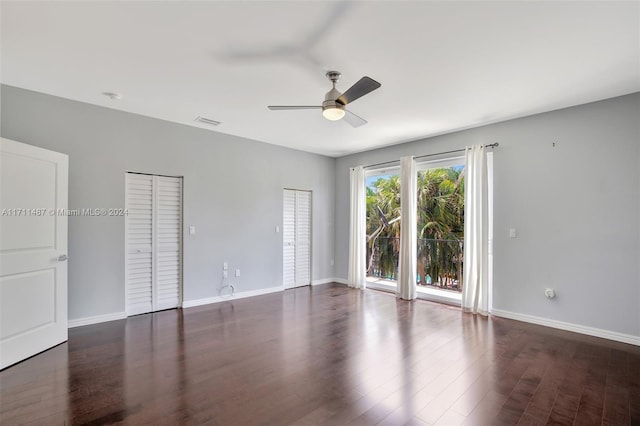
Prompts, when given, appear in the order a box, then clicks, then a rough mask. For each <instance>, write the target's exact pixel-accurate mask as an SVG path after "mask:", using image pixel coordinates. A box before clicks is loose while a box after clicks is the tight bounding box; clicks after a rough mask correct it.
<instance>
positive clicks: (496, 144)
mask: <svg viewBox="0 0 640 426" xmlns="http://www.w3.org/2000/svg"><path fill="white" fill-rule="evenodd" d="M483 146H484V147H485V148H495V147H497V146H500V144H499V143H498V142H494V143H490V144H488V145H483ZM464 151H466V148H461V149H454V150H453V151H444V152H436V153H435V154H426V155H419V156H417V157H413V158H414V159H416V160H417V159H418V158H427V157H435V156H436V155H444V154H453V153H455V152H464ZM398 161H400V160H392V161H384V162H382V163H375V164H369V165H366V166H363V169H368V168H370V167H376V166H384V165H385V164H393V163H397V162H398Z"/></svg>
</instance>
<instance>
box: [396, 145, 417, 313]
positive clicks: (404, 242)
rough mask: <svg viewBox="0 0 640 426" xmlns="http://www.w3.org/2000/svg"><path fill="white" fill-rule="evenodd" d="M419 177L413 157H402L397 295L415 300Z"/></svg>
mask: <svg viewBox="0 0 640 426" xmlns="http://www.w3.org/2000/svg"><path fill="white" fill-rule="evenodd" d="M416 180H417V177H416V162H415V160H414V159H413V157H402V158H401V159H400V260H399V265H400V268H399V273H398V289H397V290H396V296H397V297H399V298H401V299H405V300H413V299H415V298H416V297H417V290H416V275H417V270H416V261H417V260H416V256H417V247H416V246H417V232H418V231H417V229H416V228H417V224H416V207H417V206H416V204H417V197H418V192H417V188H416V186H417V182H416Z"/></svg>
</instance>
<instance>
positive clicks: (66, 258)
mask: <svg viewBox="0 0 640 426" xmlns="http://www.w3.org/2000/svg"><path fill="white" fill-rule="evenodd" d="M65 260H69V256H67V255H66V254H61V255H60V256H58V262H64V261H65Z"/></svg>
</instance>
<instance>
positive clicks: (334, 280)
mask: <svg viewBox="0 0 640 426" xmlns="http://www.w3.org/2000/svg"><path fill="white" fill-rule="evenodd" d="M337 282H338V279H337V278H323V279H321V280H314V281H311V285H321V284H331V283H337Z"/></svg>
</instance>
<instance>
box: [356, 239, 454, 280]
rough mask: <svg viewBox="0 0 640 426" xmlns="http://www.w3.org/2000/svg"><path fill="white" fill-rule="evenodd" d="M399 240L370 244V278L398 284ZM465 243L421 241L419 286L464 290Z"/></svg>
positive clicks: (376, 241) (418, 266)
mask: <svg viewBox="0 0 640 426" xmlns="http://www.w3.org/2000/svg"><path fill="white" fill-rule="evenodd" d="M399 252H400V238H393V237H379V238H377V239H376V240H375V242H374V243H373V245H372V244H371V243H367V276H369V277H376V278H382V279H386V280H389V281H396V280H397V277H398V258H399ZM463 253H464V246H463V242H462V240H440V239H428V238H420V239H418V247H417V254H418V256H417V272H418V275H417V277H416V283H417V284H418V285H419V286H428V287H434V288H440V289H444V290H454V291H462V264H463V259H462V257H463Z"/></svg>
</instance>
